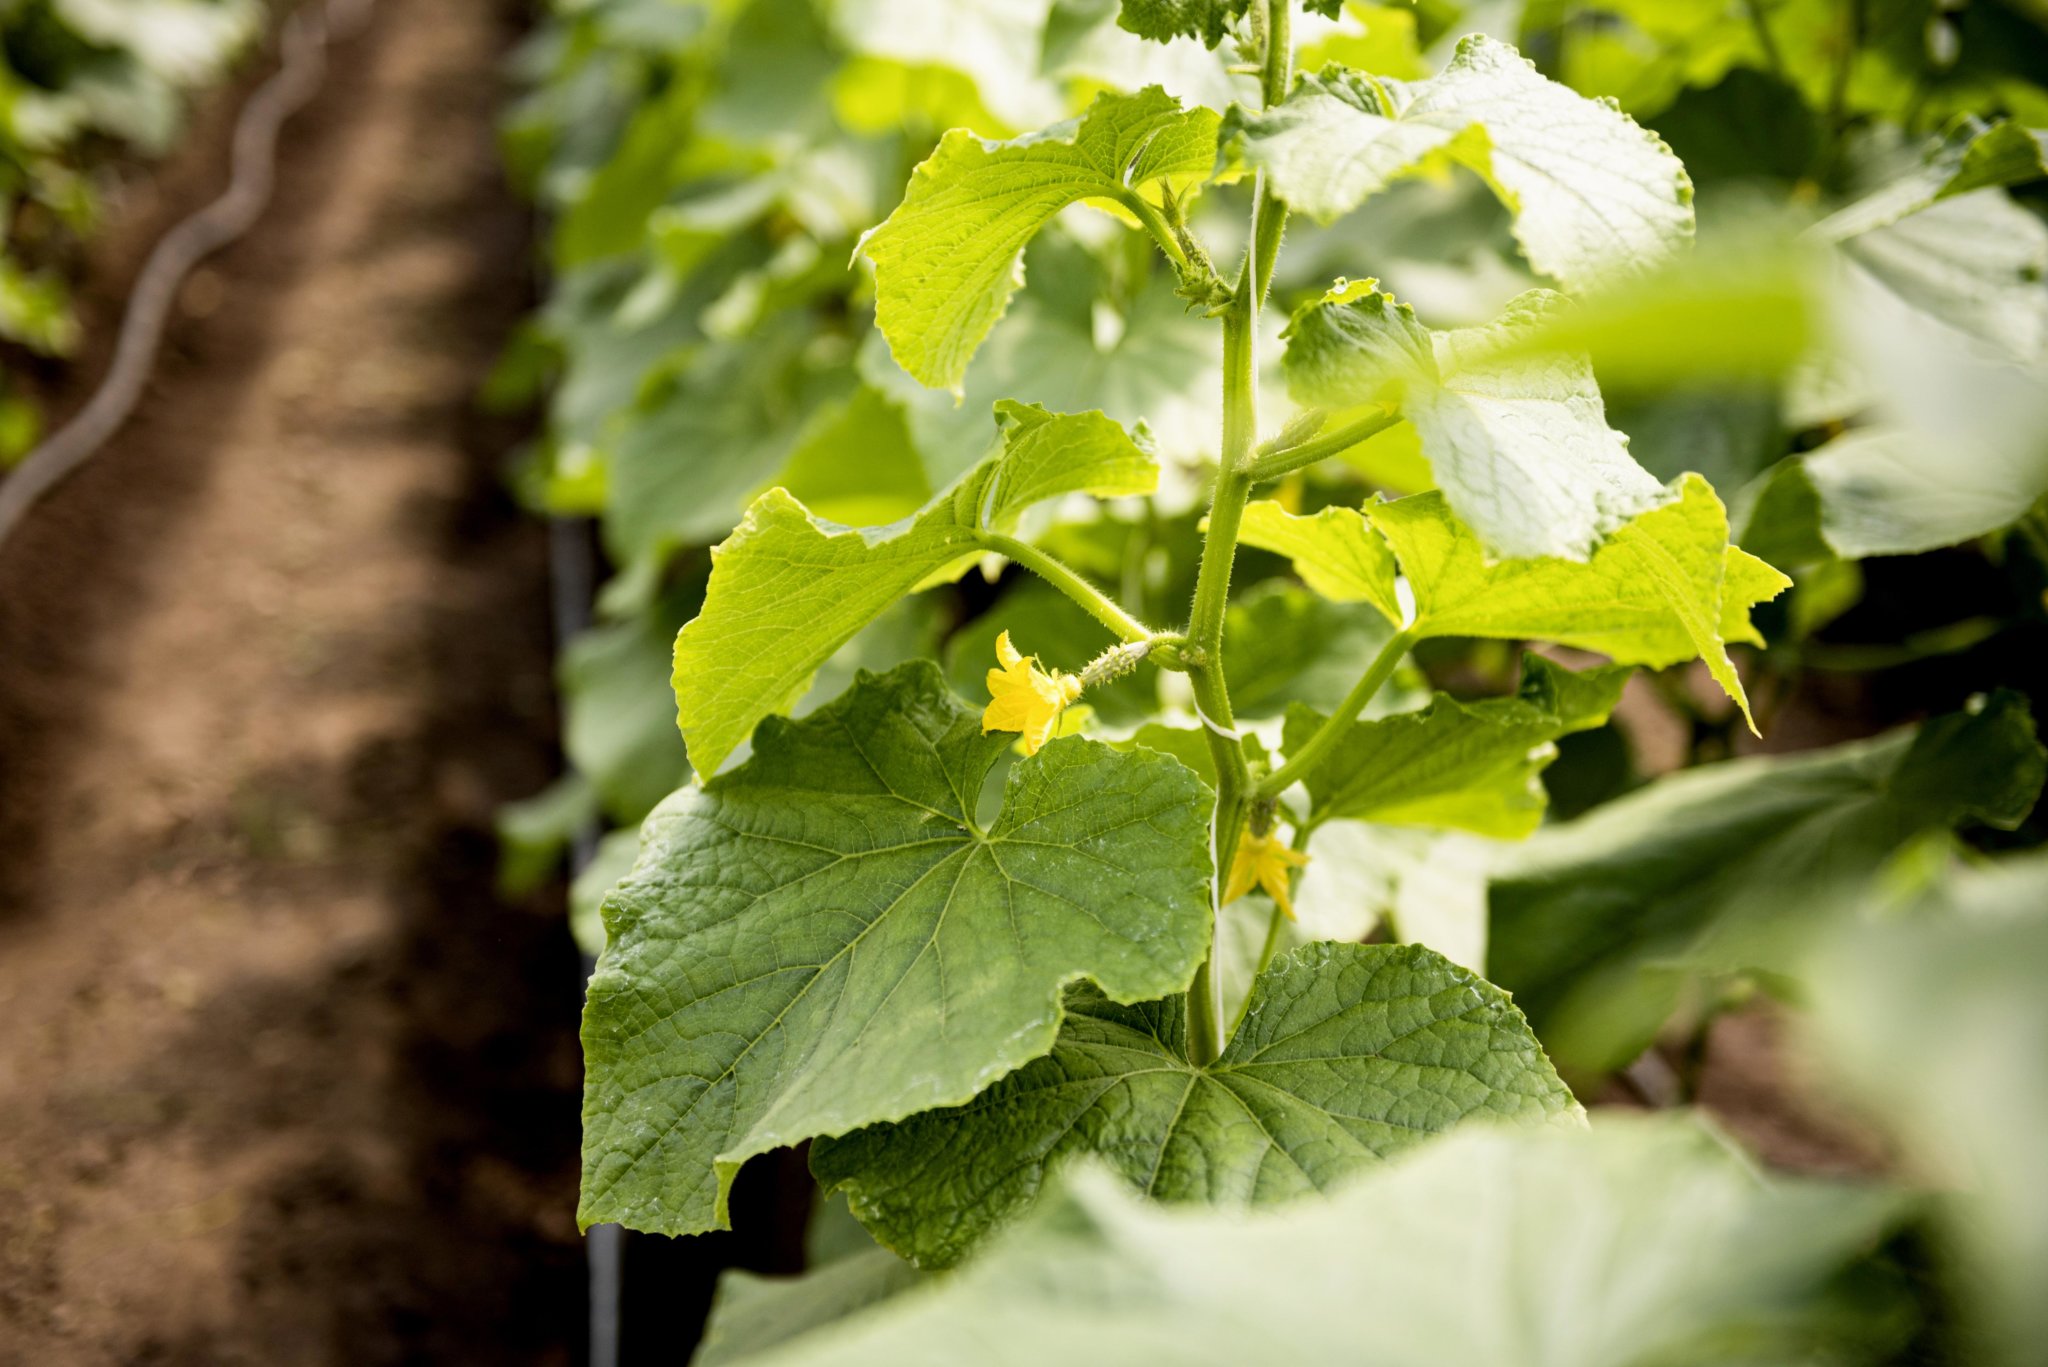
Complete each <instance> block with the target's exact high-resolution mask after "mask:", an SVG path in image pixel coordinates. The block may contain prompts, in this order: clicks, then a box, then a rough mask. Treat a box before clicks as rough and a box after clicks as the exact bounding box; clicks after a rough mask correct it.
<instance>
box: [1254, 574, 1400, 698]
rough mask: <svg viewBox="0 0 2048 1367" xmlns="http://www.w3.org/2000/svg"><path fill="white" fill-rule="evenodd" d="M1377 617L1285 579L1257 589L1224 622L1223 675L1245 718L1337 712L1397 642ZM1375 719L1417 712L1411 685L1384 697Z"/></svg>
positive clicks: (1388, 689)
mask: <svg viewBox="0 0 2048 1367" xmlns="http://www.w3.org/2000/svg"><path fill="white" fill-rule="evenodd" d="M1393 634H1394V632H1393V628H1392V627H1390V626H1388V625H1387V623H1386V622H1385V621H1383V620H1382V619H1381V618H1380V616H1379V614H1378V613H1375V612H1371V611H1368V610H1367V609H1365V608H1353V607H1346V606H1344V605H1342V604H1338V603H1331V602H1328V601H1326V600H1324V599H1322V598H1318V597H1317V596H1316V595H1315V594H1312V593H1309V592H1307V591H1305V590H1303V589H1301V588H1299V587H1297V586H1295V585H1293V584H1289V583H1287V582H1285V581H1284V580H1281V581H1274V582H1270V583H1266V584H1258V585H1254V586H1253V587H1252V588H1251V589H1250V590H1249V591H1248V592H1246V593H1245V594H1244V595H1243V596H1242V597H1240V598H1238V599H1237V601H1235V602H1233V603H1232V604H1231V605H1230V608H1229V611H1228V612H1227V613H1226V614H1225V616H1224V619H1223V674H1224V679H1225V681H1226V682H1227V683H1228V684H1229V685H1230V699H1231V706H1232V708H1233V709H1234V710H1235V711H1236V713H1237V715H1238V716H1239V717H1240V718H1252V719H1255V718H1259V717H1277V716H1279V715H1281V714H1282V713H1284V712H1285V711H1286V710H1287V707H1288V705H1289V704H1290V703H1306V704H1308V705H1309V706H1310V707H1321V708H1332V709H1333V708H1335V707H1336V706H1337V704H1338V703H1339V702H1341V701H1342V700H1343V698H1344V695H1345V694H1347V693H1349V692H1350V691H1351V686H1352V685H1353V684H1355V683H1357V682H1358V676H1359V675H1361V674H1363V673H1365V671H1366V669H1367V668H1368V667H1369V666H1370V665H1371V664H1372V661H1373V657H1374V656H1376V655H1378V654H1379V653H1380V650H1381V649H1382V648H1383V647H1384V646H1385V645H1386V644H1387V642H1388V641H1389V640H1390V639H1392V637H1393ZM1380 694H1381V695H1380V697H1379V698H1378V699H1376V700H1375V703H1376V706H1375V709H1374V710H1375V712H1378V711H1382V710H1393V709H1398V708H1400V707H1404V706H1413V705H1414V703H1413V702H1410V701H1406V698H1407V697H1408V696H1409V695H1408V690H1407V689H1406V687H1405V686H1403V687H1396V686H1394V685H1392V684H1390V685H1389V686H1388V687H1386V688H1384V689H1382V690H1380Z"/></svg>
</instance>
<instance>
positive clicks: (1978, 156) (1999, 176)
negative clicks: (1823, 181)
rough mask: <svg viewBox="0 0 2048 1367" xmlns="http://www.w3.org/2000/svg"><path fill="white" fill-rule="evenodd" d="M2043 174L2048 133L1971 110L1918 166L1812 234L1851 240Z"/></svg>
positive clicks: (1931, 144) (2047, 157)
mask: <svg viewBox="0 0 2048 1367" xmlns="http://www.w3.org/2000/svg"><path fill="white" fill-rule="evenodd" d="M2044 175H2048V134H2042V133H2037V132H2034V131H2032V130H2030V129H2027V128H2023V127H2021V126H2020V125H2019V124H2016V123H2011V122H1999V123H1993V124H1987V123H1985V122H1984V121H1983V120H1982V119H1979V118H1976V117H1975V116H1973V115H1967V114H1966V115H1963V116H1961V117H1960V118H1958V119H1956V120H1955V121H1954V122H1953V123H1951V124H1950V125H1949V127H1947V128H1946V129H1944V130H1942V133H1941V135H1940V136H1939V137H1937V138H1935V139H1933V140H1932V141H1931V142H1929V143H1928V145H1927V146H1926V148H1925V149H1923V150H1922V152H1921V155H1920V161H1919V164H1918V165H1916V166H1914V167H1912V168H1911V169H1910V170H1908V171H1907V172H1906V173H1905V174H1903V175H1900V176H1898V177H1896V178H1894V179H1892V180H1890V181H1887V182H1886V183H1885V184H1884V185H1882V186H1880V187H1879V188H1877V189H1876V190H1873V191H1872V192H1871V193H1869V194H1867V195H1865V196H1864V197H1863V198H1861V199H1859V200H1857V201H1855V202H1854V203H1853V204H1850V205H1848V206H1847V207H1845V208H1842V209H1837V210H1836V211H1835V212H1834V213H1832V214H1829V215H1828V216H1827V217H1826V218H1824V219H1822V220H1821V221H1820V222H1819V223H1816V224H1814V225H1813V227H1812V228H1811V229H1809V232H1811V234H1812V235H1813V236H1815V237H1817V238H1819V239H1821V240H1822V241H1825V242H1846V241H1848V240H1849V239H1850V238H1853V237H1857V236H1859V235H1861V234H1863V233H1867V232H1871V231H1873V230H1875V229H1878V228H1883V227H1887V226H1889V225H1891V224H1893V223H1897V222H1898V221H1899V220H1900V219H1903V218H1906V217H1907V216H1909V215H1911V214H1916V213H1918V212H1920V211H1921V210H1922V209H1926V208H1929V207H1931V206H1933V205H1935V204H1939V203H1940V202H1941V201H1943V200H1945V199H1949V198H1952V197H1954V196H1956V195H1963V194H1968V193H1969V192H1970V191H1972V190H1983V189H1987V188H1990V187H1993V186H2005V185H2017V184H2020V183H2022V182H2024V181H2030V180H2038V179H2040V178H2041V177H2042V176H2044Z"/></svg>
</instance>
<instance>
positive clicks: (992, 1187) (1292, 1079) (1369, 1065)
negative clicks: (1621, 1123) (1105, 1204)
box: [811, 943, 1581, 1266]
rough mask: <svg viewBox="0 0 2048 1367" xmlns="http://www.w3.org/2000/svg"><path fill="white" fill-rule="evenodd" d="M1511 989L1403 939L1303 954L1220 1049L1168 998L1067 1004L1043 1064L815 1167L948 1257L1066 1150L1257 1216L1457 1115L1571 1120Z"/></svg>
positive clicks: (911, 1250)
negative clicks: (1192, 1042) (1201, 1051)
mask: <svg viewBox="0 0 2048 1367" xmlns="http://www.w3.org/2000/svg"><path fill="white" fill-rule="evenodd" d="M1580 1115H1581V1112H1580V1110H1579V1107H1578V1103H1577V1102H1575V1101H1574V1100H1572V1096H1571V1093H1570V1092H1569V1091H1568V1090H1566V1088H1565V1086H1564V1084H1563V1083H1562V1082H1560V1081H1559V1080H1558V1078H1557V1075H1556V1073H1554V1072H1553V1071H1552V1070H1551V1067H1550V1064H1549V1062H1548V1061H1547V1060H1545V1059H1544V1057H1543V1051H1542V1049H1541V1048H1540V1047H1539V1046H1538V1045H1537V1043H1536V1039H1535V1036H1533V1035H1532V1034H1530V1032H1529V1027H1528V1025H1527V1023H1526V1022H1525V1021H1523V1019H1522V1015H1521V1013H1520V1012H1519V1011H1517V1010H1516V1009H1515V1007H1514V1004H1513V1003H1512V1002H1510V1001H1509V1000H1508V998H1507V995H1506V994H1505V993H1503V992H1501V991H1499V990H1498V989H1497V988H1495V987H1493V986H1492V985H1491V984H1490V983H1487V982H1485V981H1483V980H1482V979H1480V978H1478V977H1476V976H1474V975H1473V974H1471V973H1469V972H1467V971H1466V970H1464V969H1462V968H1459V967H1458V966H1457V965H1455V964H1453V963H1451V962H1449V961H1448V960H1446V959H1444V958H1443V957H1441V956H1440V955H1438V954H1437V953H1436V952H1435V951H1433V950H1428V949H1424V948H1422V947H1420V946H1418V945H1339V944H1327V943H1324V944H1312V945H1306V946H1304V947H1302V948H1301V949H1298V950H1295V951H1294V952H1293V953H1291V954H1288V955H1285V956H1283V957H1282V958H1280V959H1277V960H1276V961H1275V962H1274V964H1273V966H1272V967H1271V968H1270V969H1268V970H1267V971H1266V972H1265V973H1263V974H1261V975H1260V976H1259V979H1258V981H1257V982H1256V984H1254V986H1253V988H1252V994H1251V999H1250V1002H1249V1005H1248V1007H1247V1009H1246V1012H1245V1017H1244V1023H1243V1024H1242V1025H1241V1026H1240V1027H1239V1028H1238V1031H1237V1034H1236V1037H1235V1038H1233V1039H1232V1040H1231V1042H1230V1046H1229V1048H1227V1049H1226V1050H1224V1052H1223V1055H1222V1057H1220V1058H1218V1059H1217V1060H1216V1061H1215V1062H1214V1063H1211V1064H1208V1065H1206V1066H1201V1065H1196V1064H1193V1063H1191V1062H1189V1059H1188V1053H1187V1034H1186V1013H1185V1012H1184V1011H1183V1010H1182V1009H1181V1005H1180V1003H1179V1002H1177V1001H1176V1002H1162V1003H1150V1004H1147V1005H1144V1006H1134V1007H1126V1006H1116V1005H1114V1004H1112V1003H1109V1002H1105V1001H1103V1000H1102V999H1101V998H1100V997H1099V996H1094V995H1092V994H1091V995H1087V996H1080V995H1077V997H1076V999H1075V1000H1074V1001H1073V1002H1072V1003H1071V1005H1070V1007H1069V1013H1068V1016H1067V1021H1066V1025H1065V1026H1064V1027H1063V1028H1062V1030H1061V1032H1060V1040H1059V1043H1058V1044H1057V1045H1055V1046H1054V1048H1053V1051H1052V1053H1051V1054H1050V1055H1049V1056H1048V1057H1046V1058H1043V1059H1040V1060H1038V1061H1037V1062H1036V1063H1033V1064H1030V1065H1028V1066H1027V1067H1025V1068H1023V1069H1022V1070H1020V1071H1019V1072H1017V1073H1015V1074H1013V1075H1012V1076H1010V1077H1007V1078H1004V1079H1003V1080H1002V1081H1000V1082H998V1083H996V1084H995V1085H994V1086H992V1087H991V1088H989V1090H988V1091H986V1092H984V1093H983V1094H982V1095H981V1096H979V1097H977V1098H975V1100H974V1101H973V1102H971V1103H969V1104H968V1105H966V1106H962V1107H959V1108H957V1109H954V1110H949V1111H938V1112H934V1113H932V1114H929V1115H922V1116H916V1117H913V1118H912V1119H909V1120H905V1121H901V1122H898V1123H896V1124H893V1125H883V1126H877V1127H874V1128H872V1129H866V1130H860V1131H857V1132H855V1133H853V1134H850V1135H848V1136H846V1137H845V1138H843V1139H833V1140H823V1141H820V1142H819V1143H817V1144H815V1145H814V1146H813V1147H812V1149H811V1167H812V1170H813V1171H814V1172H816V1173H817V1175H818V1178H819V1180H820V1182H821V1183H822V1184H823V1185H825V1186H826V1187H827V1188H828V1189H829V1188H832V1187H841V1188H844V1189H845V1190H846V1192H847V1194H848V1196H849V1198H850V1200H851V1203H852V1206H853V1210H854V1213H855V1214H856V1215H858V1216H859V1217H860V1218H861V1220H862V1221H863V1222H864V1223H865V1224H866V1225H867V1226H868V1228H869V1229H870V1230H871V1231H872V1232H873V1233H874V1234H875V1235H876V1237H877V1238H879V1239H881V1240H882V1242H883V1243H885V1244H887V1245H889V1246H890V1247H892V1248H895V1249H897V1250H898V1251H899V1252H901V1253H903V1254H904V1255H905V1256H906V1257H909V1258H912V1259H914V1260H915V1261H917V1262H919V1263H921V1264H924V1265H927V1266H943V1265H945V1264H948V1263H952V1262H954V1261H956V1260H958V1259H959V1258H960V1257H961V1255H962V1254H964V1253H966V1252H968V1251H969V1249H971V1248H972V1247H973V1245H974V1244H975V1243H976V1242H978V1241H979V1240H980V1239H982V1238H983V1237H984V1236H986V1235H987V1234H988V1233H989V1232H991V1231H992V1230H994V1229H995V1228H997V1227H998V1226H1000V1225H1002V1224H1005V1223H1007V1222H1008V1221H1009V1220H1010V1219H1012V1218H1013V1217H1014V1216H1016V1215H1017V1214H1019V1213H1020V1212H1021V1211H1022V1210H1023V1209H1024V1207H1026V1206H1027V1205H1029V1204H1030V1202H1031V1201H1032V1199H1033V1198H1034V1197H1036V1196H1037V1195H1038V1191H1039V1188H1040V1186H1041V1185H1042V1184H1043V1183H1044V1182H1045V1181H1046V1179H1047V1178H1048V1176H1049V1175H1050V1174H1051V1173H1052V1172H1053V1170H1054V1169H1056V1168H1057V1167H1059V1166H1060V1165H1061V1164H1062V1163H1065V1162H1068V1161H1070V1160H1072V1159H1073V1158H1075V1157H1078V1156H1080V1155H1084V1154H1086V1155H1093V1156H1095V1157H1098V1158H1100V1159H1102V1160H1103V1161H1105V1162H1107V1163H1108V1164H1110V1166H1111V1167H1112V1169H1113V1170H1114V1171H1115V1172H1117V1173H1118V1174H1119V1175H1120V1176H1121V1177H1122V1178H1123V1180H1124V1181H1125V1182H1127V1183H1129V1184H1130V1185H1131V1186H1132V1187H1134V1188H1136V1189H1138V1190H1140V1191H1143V1192H1145V1193H1146V1194H1148V1195H1149V1196H1151V1197H1153V1198H1154V1199H1157V1200H1160V1201H1172V1202H1182V1201H1203V1202H1209V1203H1213V1204H1220V1205H1229V1206H1237V1205H1248V1204H1266V1203H1269V1202H1276V1201H1282V1200H1286V1199H1288V1198H1290V1197H1297V1196H1301V1195H1303V1194H1306V1193H1309V1192H1313V1191H1318V1190H1322V1189H1326V1188H1328V1187H1331V1186H1334V1185H1336V1184H1337V1183H1339V1182H1340V1181H1342V1180H1343V1179H1345V1178H1347V1177H1352V1176H1355V1175H1356V1174H1358V1173H1360V1172H1363V1171H1366V1170H1369V1169H1371V1168H1373V1167H1375V1166H1376V1165H1377V1164H1378V1163H1379V1162H1380V1161H1381V1160H1383V1159H1386V1158H1390V1157H1392V1156H1394V1155H1396V1154H1398V1153H1401V1152H1403V1151H1404V1150H1407V1149H1409V1148H1412V1147H1413V1146H1415V1145H1417V1144H1421V1143H1424V1142H1426V1141H1427V1140H1428V1139H1429V1138H1431V1137H1432V1136H1433V1135H1436V1134H1438V1133H1441V1132H1442V1131H1445V1130H1449V1129H1453V1128H1454V1127H1456V1126H1457V1125H1458V1124H1460V1123H1461V1122H1463V1121H1465V1120H1468V1119H1472V1120H1484V1121H1493V1122H1496V1123H1498V1122H1502V1121H1506V1122H1512V1123H1521V1124H1545V1123H1561V1124H1565V1125H1572V1124H1576V1123H1580V1121H1579V1117H1580Z"/></svg>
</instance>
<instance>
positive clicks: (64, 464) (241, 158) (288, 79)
mask: <svg viewBox="0 0 2048 1367" xmlns="http://www.w3.org/2000/svg"><path fill="white" fill-rule="evenodd" d="M372 3H374V0H327V3H326V4H324V5H319V4H312V3H308V4H306V5H303V6H301V7H300V8H299V9H297V10H295V11H293V13H292V15H291V17H290V18H289V19H287V20H286V21H285V24H284V29H283V32H282V34H281V36H280V39H279V49H280V51H281V54H282V60H281V64H280V65H279V67H278V69H277V72H276V74H274V75H272V76H271V78H270V79H269V80H267V81H265V82H264V83H263V85H262V86H261V87H260V88H259V89H258V90H257V91H256V93H255V94H254V95H252V96H250V97H249V102H248V103H247V104H245V105H243V106H242V113H241V116H240V118H239V119H237V120H236V123H235V134H234V149H233V164H234V170H233V175H232V178H231V180H230V182H229V185H228V188H227V192H226V193H225V194H223V195H221V197H220V198H219V199H216V200H215V201H214V202H213V203H211V204H209V205H207V206H206V207H205V208H204V209H201V210H200V211H199V212H198V213H196V214H193V215H192V216H191V217H190V218H187V219H186V220H184V221H183V222H182V223H180V224H178V226H177V227H175V228H173V229H171V230H170V231H169V232H168V233H166V234H164V236H163V237H162V238H161V239H160V240H159V241H158V242H157V244H156V250H155V251H153V252H151V253H150V255H149V260H148V262H147V263H146V264H145V265H144V266H143V268H142V275H141V277H140V278H139V279H137V281H136V282H135V290H134V293H133V294H132V295H130V297H129V301H128V311H127V313H126V315H125V316H124V317H123V318H122V319H121V333H120V337H119V339H118V340H117V341H116V343H115V346H114V360H113V364H112V365H110V366H109V367H108V368H107V374H106V378H104V379H103V380H101V381H100V386H99V388H98V389H97V390H95V391H94V393H93V396H92V398H91V399H90V400H89V401H88V402H87V403H86V405H85V407H84V408H82V409H80V410H79V412H78V414H77V416H76V417H74V418H72V419H71V421H70V422H68V423H66V424H65V425H64V426H63V427H61V428H60V429H58V430H57V431H56V432H55V433H54V434H52V435H51V436H50V437H48V438H46V439H45V440H44V441H43V442H42V443H41V444H40V445H38V446H37V447H36V448H35V449H34V450H33V451H31V452H29V454H28V456H27V457H26V458H25V459H24V460H23V461H22V462H21V464H20V465H18V466H16V467H15V470H14V473H13V474H12V475H10V476H8V477H7V479H6V481H5V482H4V483H0V544H4V543H5V542H6V540H7V538H8V536H9V535H10V534H11V533H12V532H13V531H14V529H15V528H16V527H17V526H19V525H20V523H21V520H22V518H23V517H25V516H26V515H27V514H28V511H29V509H31V508H33V507H34V506H35V505H36V503H37V502H38V501H39V500H40V499H41V498H42V497H43V496H44V495H45V494H47V493H49V492H50V490H52V489H54V488H56V487H57V485H58V484H60V483H62V482H63V481H64V480H65V479H67V478H68V477H70V476H71V475H72V474H73V473H74V472H76V471H77V470H78V468H79V467H80V466H82V465H84V464H85V462H86V461H88V460H90V459H91V458H92V457H93V455H94V454H95V453H97V452H98V451H99V450H100V449H101V448H102V447H104V446H105V445H106V444H107V442H108V441H109V440H111V439H112V438H113V436H114V434H115V433H116V432H118V431H120V430H121V427H122V425H123V424H124V423H126V422H127V421H128V418H129V415H130V414H131V413H133V412H134V411H135V405H136V403H137V402H138V401H139V400H140V399H141V398H142V391H143V387H144V386H145V385H146V384H148V382H149V376H150V372H151V371H152V370H153V369H154V368H155V366H156V357H157V352H158V351H159V350H160V349H161V347H162V346H163V338H164V326H165V324H166V323H167V322H168V321H169V319H170V313H171V305H172V304H173V303H174V302H175V301H176V299H177V297H178V291H179V289H181V288H182V287H183V286H184V283H185V279H186V277H187V276H189V275H191V273H192V270H193V268H194V267H196V266H197V265H198V264H199V263H200V262H201V261H204V260H205V259H206V258H207V257H208V256H211V255H212V254H213V253H214V252H217V251H219V250H220V249H221V248H222V247H225V246H227V245H228V244H229V243H230V242H233V241H235V240H236V239H237V238H239V237H241V236H242V235H243V234H244V233H246V232H248V231H249V229H250V228H251V227H253V226H254V225H255V223H256V220H257V219H258V218H259V217H261V215H262V213H263V210H264V209H265V208H266V207H268V205H269V203H270V195H271V191H272V189H273V188H274V187H275V185H276V180H277V138H278V133H279V132H280V131H281V130H282V129H283V127H284V123H285V120H287V119H289V118H290V117H291V116H292V115H293V114H295V113H297V112H298V111H299V110H301V109H303V108H304V107H305V106H306V104H307V102H308V101H310V100H311V99H312V98H313V96H314V94H315V93H316V92H317V91H318V90H319V89H320V86H321V83H322V82H323V81H324V80H325V79H326V76H327V45H328V43H329V42H330V41H331V40H332V39H333V38H335V37H337V36H339V37H347V36H349V35H350V34H352V33H354V32H355V31H356V30H357V29H359V28H360V27H361V26H362V24H363V23H364V22H365V21H366V20H367V19H368V17H369V10H370V6H371V4H372Z"/></svg>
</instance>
